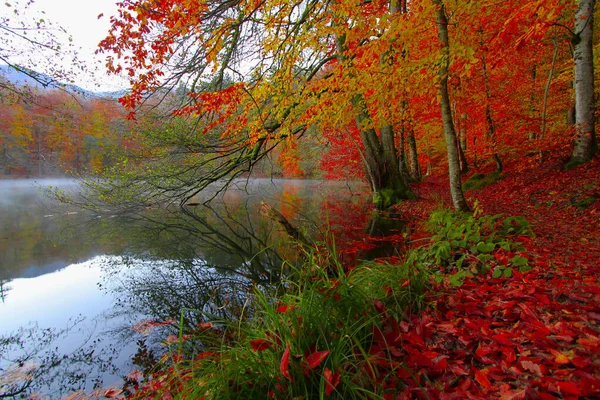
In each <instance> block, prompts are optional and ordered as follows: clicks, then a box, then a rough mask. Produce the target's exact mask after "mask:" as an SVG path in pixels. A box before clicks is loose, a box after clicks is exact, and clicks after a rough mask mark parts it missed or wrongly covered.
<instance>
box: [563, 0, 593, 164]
mask: <svg viewBox="0 0 600 400" xmlns="http://www.w3.org/2000/svg"><path fill="white" fill-rule="evenodd" d="M595 4H596V2H595V0H579V1H578V7H577V12H576V13H575V36H574V38H573V43H574V46H575V51H574V53H573V58H574V60H575V144H574V147H573V155H572V157H571V162H570V164H581V163H584V162H587V161H589V160H591V159H592V157H593V156H594V154H596V152H597V151H598V142H597V140H596V129H595V125H596V114H595V113H596V101H595V100H596V99H595V92H594V45H593V34H594V7H595Z"/></svg>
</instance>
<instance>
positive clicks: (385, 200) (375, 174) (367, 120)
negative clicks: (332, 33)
mask: <svg viewBox="0 0 600 400" xmlns="http://www.w3.org/2000/svg"><path fill="white" fill-rule="evenodd" d="M345 40H346V38H345V37H343V36H337V37H336V49H337V52H338V59H339V61H340V62H344V61H345V59H344V57H343V56H342V54H343V53H344V47H345V43H344V42H345ZM352 108H353V109H354V110H355V112H356V124H357V126H358V129H359V131H360V138H361V141H362V144H363V147H364V155H363V160H364V162H365V164H366V165H365V169H366V171H367V178H368V179H369V185H370V186H371V190H372V191H373V203H374V205H375V208H377V209H386V208H388V207H390V206H392V205H394V204H397V203H398V202H399V201H401V200H405V199H410V198H414V194H413V193H412V191H411V190H410V188H409V187H408V185H407V184H406V181H405V180H404V177H403V176H402V175H401V174H400V173H399V171H398V157H397V153H396V146H395V138H394V129H393V127H392V126H391V125H390V124H385V126H384V127H383V128H382V129H381V130H380V134H381V140H380V138H379V136H378V135H377V131H376V130H375V128H374V127H373V121H372V119H371V116H370V115H369V110H368V109H367V104H366V102H365V99H364V96H363V95H362V94H361V93H357V94H355V95H354V96H353V98H352Z"/></svg>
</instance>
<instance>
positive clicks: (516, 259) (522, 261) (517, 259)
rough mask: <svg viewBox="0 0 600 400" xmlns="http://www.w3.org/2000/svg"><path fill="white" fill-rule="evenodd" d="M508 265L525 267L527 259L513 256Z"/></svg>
mask: <svg viewBox="0 0 600 400" xmlns="http://www.w3.org/2000/svg"><path fill="white" fill-rule="evenodd" d="M510 263H511V264H512V265H515V266H517V267H522V266H524V265H527V259H526V258H525V257H521V256H514V257H513V258H511V260H510Z"/></svg>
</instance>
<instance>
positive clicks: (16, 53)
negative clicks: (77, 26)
mask: <svg viewBox="0 0 600 400" xmlns="http://www.w3.org/2000/svg"><path fill="white" fill-rule="evenodd" d="M33 3H34V0H22V1H19V0H16V1H11V2H6V3H5V4H4V5H3V6H4V7H5V11H8V12H6V13H3V15H2V16H0V42H1V44H0V63H2V64H6V65H8V66H9V67H10V68H12V69H14V70H15V71H18V72H20V73H22V74H25V75H26V76H28V77H29V78H31V83H30V84H29V85H15V84H13V83H11V82H9V81H7V80H5V79H0V89H4V90H5V91H8V92H10V93H12V94H13V95H16V96H26V97H28V98H29V101H32V100H33V98H34V97H35V91H34V90H33V89H34V86H41V87H44V88H59V89H60V88H65V86H66V83H74V81H73V70H74V69H81V70H86V67H85V65H84V64H83V63H82V62H81V61H80V60H79V59H78V58H77V53H76V51H75V48H74V45H73V44H72V39H71V37H70V36H69V35H68V33H67V32H66V31H65V29H64V28H62V27H60V26H57V25H56V24H54V23H52V22H51V21H48V20H47V19H46V18H45V16H44V15H43V14H36V13H34V12H33V11H32V10H31V5H32V4H33ZM63 61H66V62H63ZM61 65H71V67H70V68H65V67H61Z"/></svg>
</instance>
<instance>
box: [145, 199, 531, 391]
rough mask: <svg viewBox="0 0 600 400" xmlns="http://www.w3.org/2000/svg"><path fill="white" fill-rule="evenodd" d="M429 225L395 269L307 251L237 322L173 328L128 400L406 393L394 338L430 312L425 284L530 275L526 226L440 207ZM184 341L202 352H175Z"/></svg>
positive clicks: (258, 292)
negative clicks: (167, 347) (516, 272)
mask: <svg viewBox="0 0 600 400" xmlns="http://www.w3.org/2000/svg"><path fill="white" fill-rule="evenodd" d="M427 229H428V230H429V231H430V232H431V233H432V234H433V236H432V237H431V241H430V244H429V245H428V246H423V247H420V248H416V249H413V250H411V251H409V252H408V253H407V255H406V257H405V259H404V261H403V262H402V263H401V264H390V263H387V262H384V261H379V262H366V263H363V264H361V265H359V266H358V267H355V268H353V269H350V270H347V269H345V268H344V266H343V265H342V264H341V263H340V261H339V259H338V258H337V256H336V254H335V251H327V250H324V249H318V248H314V249H309V250H307V251H306V254H305V257H304V263H303V265H301V266H300V267H298V268H291V269H292V272H291V273H290V274H288V278H287V279H286V280H285V281H284V282H282V283H281V286H280V287H279V289H278V290H276V293H277V294H276V295H274V294H272V293H273V292H270V291H268V290H264V289H263V288H259V287H255V288H254V290H253V292H252V294H251V303H252V304H251V307H250V306H249V308H248V311H246V312H244V311H243V312H242V315H239V316H238V318H236V319H235V320H229V321H226V320H216V319H213V322H212V323H210V324H203V325H202V326H201V327H200V329H198V330H197V331H196V332H194V333H193V334H191V335H184V332H183V331H181V332H180V336H179V341H178V342H177V343H173V344H171V354H170V357H166V358H164V359H163V360H162V364H161V365H159V367H161V370H160V371H158V372H157V373H155V374H153V375H152V376H149V377H147V378H146V381H145V382H140V383H136V385H135V386H134V387H133V389H134V391H135V393H134V397H136V398H169V397H176V398H195V399H264V398H274V399H317V398H321V399H322V398H326V397H327V398H338V399H383V398H389V396H390V395H392V396H395V395H396V394H397V393H399V392H401V391H402V390H403V389H404V388H405V386H406V384H405V382H404V381H403V378H400V377H409V376H411V374H412V372H411V370H410V369H409V368H408V367H407V366H406V365H405V364H404V363H403V362H401V361H399V360H402V354H401V353H402V351H401V349H400V348H397V347H396V346H395V342H396V341H397V340H398V338H399V337H400V335H401V334H400V332H401V330H402V328H401V327H402V326H404V328H406V324H407V321H410V320H411V319H412V318H413V317H414V316H415V315H417V314H418V313H419V312H420V311H422V310H424V309H426V308H427V307H428V304H429V303H428V298H431V293H430V288H431V285H432V284H434V283H435V282H436V281H437V282H440V281H442V280H448V281H449V282H450V283H451V284H453V285H461V284H462V283H463V281H464V279H465V278H467V277H468V276H470V275H474V274H487V273H490V274H491V275H492V276H493V277H502V278H505V279H506V278H510V277H511V275H512V269H513V268H519V269H520V270H526V269H527V268H529V267H528V265H527V261H528V260H527V258H525V257H523V256H522V255H521V254H520V251H521V248H520V246H519V244H518V240H519V238H525V237H527V236H528V235H531V232H530V230H529V228H528V224H527V222H526V221H525V220H523V219H522V218H518V217H509V218H502V217H501V216H499V215H496V216H483V215H481V211H480V210H479V209H478V208H477V207H476V211H475V213H474V214H473V215H467V214H457V213H454V212H450V211H448V210H445V209H438V210H436V211H435V212H433V213H432V215H431V217H430V219H429V221H428V223H427ZM332 250H334V249H332ZM270 293H271V294H270ZM429 301H431V300H429ZM250 308H251V309H252V311H251V312H250V311H249V309H250ZM208 317H210V316H208ZM185 341H194V342H195V343H196V344H197V346H196V348H198V347H199V348H201V349H202V351H201V352H197V353H196V354H186V353H185V352H182V351H181V349H182V348H184V346H183V345H184V342H185Z"/></svg>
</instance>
